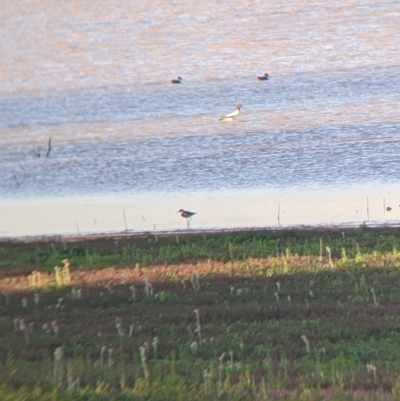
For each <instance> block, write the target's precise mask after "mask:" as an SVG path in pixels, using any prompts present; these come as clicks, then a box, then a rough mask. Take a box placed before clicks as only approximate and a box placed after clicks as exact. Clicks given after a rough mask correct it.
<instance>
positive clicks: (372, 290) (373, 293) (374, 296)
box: [370, 288, 379, 306]
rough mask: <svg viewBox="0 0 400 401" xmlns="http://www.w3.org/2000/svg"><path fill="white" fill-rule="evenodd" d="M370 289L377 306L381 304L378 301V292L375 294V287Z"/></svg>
mask: <svg viewBox="0 0 400 401" xmlns="http://www.w3.org/2000/svg"><path fill="white" fill-rule="evenodd" d="M370 291H371V294H372V299H373V301H374V305H375V306H379V304H378V301H377V300H376V294H375V291H374V289H373V288H371V289H370Z"/></svg>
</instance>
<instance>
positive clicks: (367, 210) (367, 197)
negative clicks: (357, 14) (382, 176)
mask: <svg viewBox="0 0 400 401" xmlns="http://www.w3.org/2000/svg"><path fill="white" fill-rule="evenodd" d="M367 221H369V201H368V196H367Z"/></svg>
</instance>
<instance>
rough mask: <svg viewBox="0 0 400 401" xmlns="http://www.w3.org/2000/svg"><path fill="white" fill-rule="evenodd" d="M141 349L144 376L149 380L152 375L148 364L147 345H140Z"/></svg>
mask: <svg viewBox="0 0 400 401" xmlns="http://www.w3.org/2000/svg"><path fill="white" fill-rule="evenodd" d="M139 351H140V360H141V362H142V367H143V373H144V378H145V379H146V380H147V379H148V378H149V377H150V371H149V368H148V366H147V348H146V347H145V346H143V345H142V346H141V347H139Z"/></svg>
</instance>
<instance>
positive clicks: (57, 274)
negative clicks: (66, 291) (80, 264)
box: [54, 266, 63, 287]
mask: <svg viewBox="0 0 400 401" xmlns="http://www.w3.org/2000/svg"><path fill="white" fill-rule="evenodd" d="M54 275H55V280H56V285H57V287H61V286H62V285H63V277H62V274H61V267H60V266H56V267H55V268H54Z"/></svg>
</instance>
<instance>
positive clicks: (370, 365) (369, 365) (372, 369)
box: [367, 363, 376, 381]
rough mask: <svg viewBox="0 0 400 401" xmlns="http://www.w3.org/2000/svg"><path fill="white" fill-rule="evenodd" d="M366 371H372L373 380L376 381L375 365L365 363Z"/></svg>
mask: <svg viewBox="0 0 400 401" xmlns="http://www.w3.org/2000/svg"><path fill="white" fill-rule="evenodd" d="M367 372H368V373H372V374H373V376H374V381H376V366H374V365H372V364H370V363H367Z"/></svg>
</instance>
